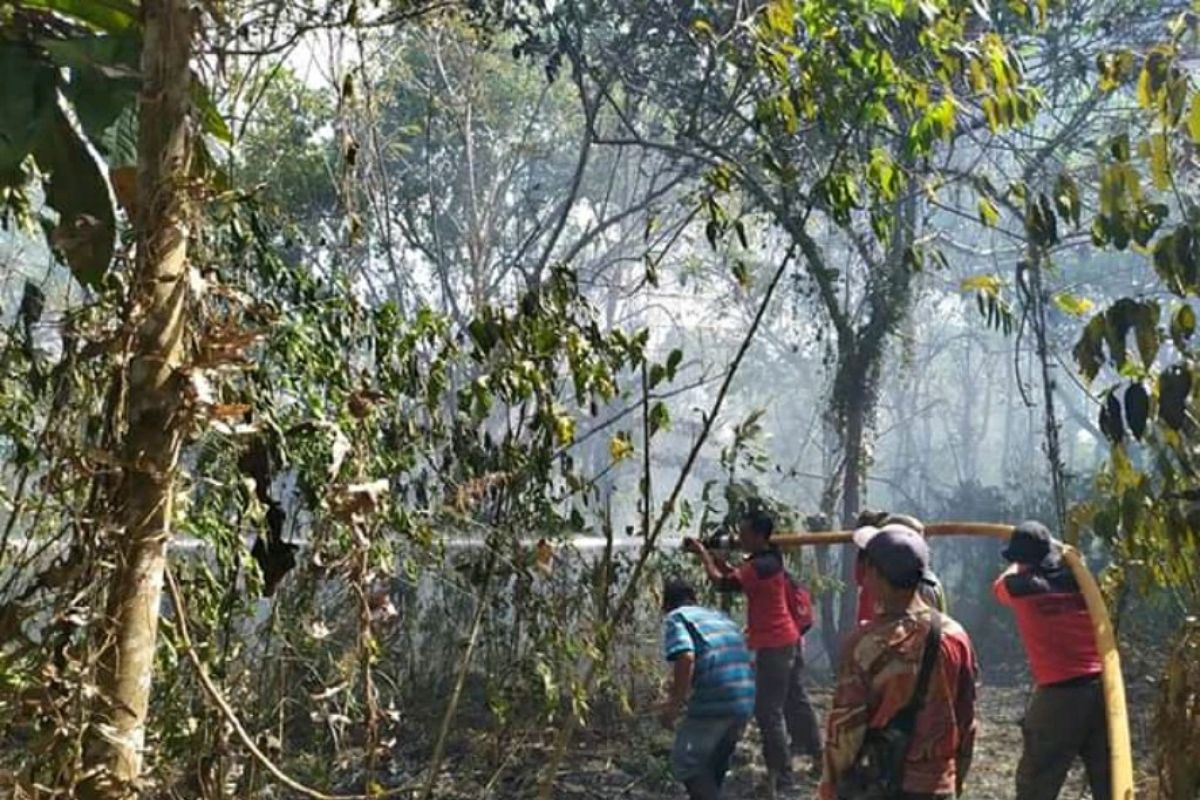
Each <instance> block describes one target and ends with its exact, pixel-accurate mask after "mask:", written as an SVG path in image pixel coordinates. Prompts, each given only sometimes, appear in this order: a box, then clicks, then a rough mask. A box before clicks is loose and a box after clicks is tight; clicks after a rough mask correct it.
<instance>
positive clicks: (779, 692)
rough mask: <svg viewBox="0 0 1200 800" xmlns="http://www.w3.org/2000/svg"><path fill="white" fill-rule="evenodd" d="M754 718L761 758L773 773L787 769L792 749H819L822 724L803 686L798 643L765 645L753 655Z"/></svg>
mask: <svg viewBox="0 0 1200 800" xmlns="http://www.w3.org/2000/svg"><path fill="white" fill-rule="evenodd" d="M754 664H755V695H754V719H755V720H756V721H757V722H758V729H759V732H760V733H761V734H762V745H763V760H764V761H765V762H766V763H767V769H769V770H771V771H772V772H787V771H788V767H789V766H790V763H791V759H790V757H789V748H788V737H789V735H790V737H791V742H792V746H791V750H792V751H793V752H797V753H801V754H804V755H812V756H816V755H818V754H819V753H820V752H821V726H820V723H818V722H817V714H816V711H814V710H813V707H812V701H811V700H810V699H809V697H808V691H807V690H806V689H805V688H804V657H803V655H802V654H801V652H800V646H799V645H798V644H795V645H788V646H786V647H768V648H764V649H762V650H759V651H758V652H757V653H756V654H755V657H754Z"/></svg>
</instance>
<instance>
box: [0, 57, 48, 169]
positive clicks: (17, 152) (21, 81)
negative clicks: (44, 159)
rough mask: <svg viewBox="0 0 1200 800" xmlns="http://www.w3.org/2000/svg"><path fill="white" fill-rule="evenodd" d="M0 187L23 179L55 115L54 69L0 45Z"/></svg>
mask: <svg viewBox="0 0 1200 800" xmlns="http://www.w3.org/2000/svg"><path fill="white" fill-rule="evenodd" d="M0 75H3V76H4V77H3V79H0V185H5V184H11V183H14V182H16V181H17V180H19V179H20V175H19V173H18V168H19V167H20V166H21V162H22V161H24V160H25V157H26V156H27V155H29V151H30V150H31V149H32V148H33V146H34V143H35V142H36V141H37V139H38V137H39V135H40V132H41V131H42V130H43V129H44V128H45V127H46V125H47V123H48V121H49V120H50V119H51V118H52V117H53V115H54V113H55V110H56V109H55V99H54V84H55V71H54V69H53V67H51V66H50V65H49V64H46V63H44V62H42V61H40V60H38V59H35V58H32V57H30V55H29V52H28V50H27V49H26V48H24V47H21V46H19V45H16V44H7V43H4V42H0Z"/></svg>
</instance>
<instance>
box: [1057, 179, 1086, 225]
mask: <svg viewBox="0 0 1200 800" xmlns="http://www.w3.org/2000/svg"><path fill="white" fill-rule="evenodd" d="M1054 208H1055V209H1056V210H1057V211H1058V215H1059V216H1060V217H1062V218H1063V219H1069V220H1071V224H1072V225H1074V226H1075V227H1076V228H1078V227H1079V213H1080V203H1079V187H1078V186H1077V185H1076V184H1075V180H1074V179H1073V178H1072V177H1071V176H1070V175H1068V174H1067V173H1066V172H1060V173H1059V174H1058V180H1057V181H1055V183H1054Z"/></svg>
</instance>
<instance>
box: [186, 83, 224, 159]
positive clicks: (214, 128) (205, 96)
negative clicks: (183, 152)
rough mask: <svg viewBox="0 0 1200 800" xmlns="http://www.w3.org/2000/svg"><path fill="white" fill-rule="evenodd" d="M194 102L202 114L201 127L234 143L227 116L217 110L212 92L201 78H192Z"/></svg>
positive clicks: (219, 138) (222, 140) (219, 137)
mask: <svg viewBox="0 0 1200 800" xmlns="http://www.w3.org/2000/svg"><path fill="white" fill-rule="evenodd" d="M192 103H193V104H195V106H196V111H197V112H198V113H199V115H200V128H201V130H203V131H204V132H205V133H207V134H209V135H210V136H212V137H214V138H215V139H217V140H218V141H220V142H223V143H225V144H227V145H228V144H233V133H232V132H231V131H230V130H229V125H228V124H226V122H225V118H224V117H222V116H221V112H220V111H218V110H217V106H216V104H215V103H214V102H213V99H212V94H210V93H209V91H208V87H206V86H205V85H204V84H203V83H201V82H200V79H199V78H195V79H193V80H192Z"/></svg>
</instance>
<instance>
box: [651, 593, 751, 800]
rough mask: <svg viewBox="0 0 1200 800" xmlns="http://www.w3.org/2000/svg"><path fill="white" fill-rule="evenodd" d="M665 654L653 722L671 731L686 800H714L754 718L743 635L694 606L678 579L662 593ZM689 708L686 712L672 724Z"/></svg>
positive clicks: (726, 619)
mask: <svg viewBox="0 0 1200 800" xmlns="http://www.w3.org/2000/svg"><path fill="white" fill-rule="evenodd" d="M663 613H664V615H665V616H664V618H663V655H664V656H665V657H666V659H667V661H668V662H670V663H671V664H672V667H673V668H672V683H671V689H670V694H669V696H668V698H667V700H666V702H665V703H663V706H662V708H661V710H660V714H659V720H660V721H661V722H662V724H663V726H664V727H665V728H667V729H668V730H671V729H672V728H674V729H675V745H674V747H673V748H672V749H671V771H672V773H673V774H674V775H675V777H676V779H678V780H679V781H681V782H682V783H683V785H684V787H685V788H686V789H687V792H688V797H690V798H691V799H692V800H716V799H717V798H718V797H719V796H720V793H721V784H722V783H723V782H724V780H725V773H726V772H727V771H728V770H729V760H730V758H731V757H732V756H733V751H734V749H735V748H736V747H737V743H738V739H740V738H741V736H742V731H743V730H744V729H745V727H746V721H747V720H748V719H749V718H750V717H751V715H752V714H753V713H754V672H753V669H752V668H751V666H750V652H749V651H748V650H747V649H746V640H745V639H744V638H743V637H742V632H741V630H740V629H739V628H738V626H737V625H736V624H734V622H733V621H732V620H731V619H729V617H727V616H725V615H724V614H722V613H720V612H719V611H714V610H712V609H709V608H704V607H703V606H700V605H697V603H696V590H695V589H694V588H693V587H692V586H691V584H689V583H687V582H686V581H684V580H680V579H673V580H669V581H667V583H666V585H665V586H664V587H663ZM685 704H686V706H687V713H686V714H685V715H684V718H683V720H682V722H680V723H679V725H678V727H676V725H675V722H676V720H677V719H678V717H679V715H680V713H681V712H682V711H683V709H684V705H685Z"/></svg>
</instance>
